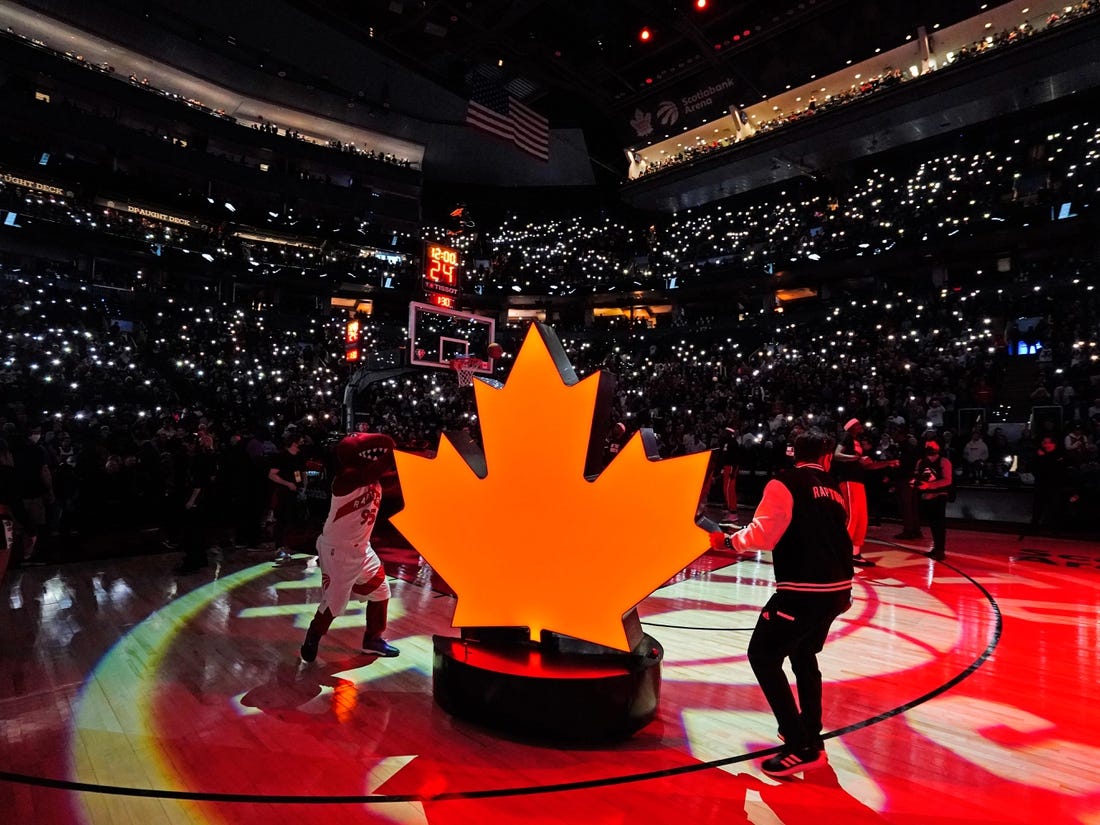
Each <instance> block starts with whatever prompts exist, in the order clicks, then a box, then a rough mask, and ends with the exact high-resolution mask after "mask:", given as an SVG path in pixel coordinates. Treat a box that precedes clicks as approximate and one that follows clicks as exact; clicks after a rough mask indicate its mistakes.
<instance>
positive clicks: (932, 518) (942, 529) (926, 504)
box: [920, 496, 947, 553]
mask: <svg viewBox="0 0 1100 825" xmlns="http://www.w3.org/2000/svg"><path fill="white" fill-rule="evenodd" d="M920 505H921V510H923V511H924V519H925V521H927V522H928V530H929V532H930V533H931V534H932V552H933V553H944V552H946V547H945V546H944V544H945V542H946V540H947V497H946V496H939V497H937V498H925V499H921V503H920Z"/></svg>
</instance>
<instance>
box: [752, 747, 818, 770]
mask: <svg viewBox="0 0 1100 825" xmlns="http://www.w3.org/2000/svg"><path fill="white" fill-rule="evenodd" d="M827 761H828V760H827V758H826V756H825V751H823V750H821V751H819V750H818V749H817V748H813V747H807V748H797V749H795V748H783V750H781V751H780V752H779V753H777V754H776V755H775V756H773V757H771V758H770V759H765V760H764V762H763V763H762V764H761V765H760V769H761V770H762V771H764V773H766V774H767V775H768V776H790V775H791V774H792V773H801V772H802V771H808V770H810V769H811V768H820V767H821V766H822V765H824V764H825V763H826V762H827Z"/></svg>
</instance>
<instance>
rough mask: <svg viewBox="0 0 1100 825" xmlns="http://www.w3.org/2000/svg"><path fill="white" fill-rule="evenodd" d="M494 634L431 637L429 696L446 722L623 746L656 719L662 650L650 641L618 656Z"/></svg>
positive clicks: (570, 643)
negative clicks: (622, 742)
mask: <svg viewBox="0 0 1100 825" xmlns="http://www.w3.org/2000/svg"><path fill="white" fill-rule="evenodd" d="M499 630H501V631H502V632H501V633H495V632H490V633H488V634H481V635H483V636H485V638H484V639H479V638H471V637H467V638H461V639H459V638H454V637H450V636H435V637H434V638H433V642H434V648H435V657H434V665H433V674H432V686H433V693H434V695H435V701H436V703H437V704H438V705H439V706H440V707H441V708H443V710H445V711H447V712H448V713H450V714H451V715H452V716H456V717H458V718H460V719H466V720H468V721H471V722H476V723H478V724H482V725H485V726H486V727H489V728H492V729H493V730H496V731H500V732H502V733H507V734H511V735H514V736H519V737H523V738H531V739H535V740H537V741H543V742H569V743H574V744H582V743H584V744H588V743H595V742H604V741H609V740H614V739H625V738H627V737H628V736H630V735H631V734H633V733H635V732H636V731H638V730H640V729H641V728H643V727H645V725H647V724H648V723H649V722H651V721H652V720H653V717H654V716H655V715H656V713H657V705H658V701H659V699H660V695H661V661H662V659H663V658H664V650H663V649H662V647H661V645H660V643H659V642H658V641H657V640H656V639H654V638H652V637H651V636H649V635H646V634H643V635H642V638H641V639H640V640H639V643H638V645H637V646H636V647H635V648H634V650H633V651H632V652H629V653H624V652H622V651H618V650H613V649H611V648H606V647H603V646H600V645H592V644H590V643H588V642H582V641H580V640H577V639H571V638H569V637H561V638H560V639H545V640H544V641H543V642H542V643H535V642H530V641H523V640H522V637H516V638H510V637H509V636H508V633H507V630H509V628H500V629H499Z"/></svg>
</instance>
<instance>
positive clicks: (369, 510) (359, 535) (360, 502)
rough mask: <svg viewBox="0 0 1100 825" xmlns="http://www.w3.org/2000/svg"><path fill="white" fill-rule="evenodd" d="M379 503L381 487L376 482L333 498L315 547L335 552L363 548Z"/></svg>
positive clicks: (372, 527)
mask: <svg viewBox="0 0 1100 825" xmlns="http://www.w3.org/2000/svg"><path fill="white" fill-rule="evenodd" d="M381 501H382V485H381V483H380V482H377V481H375V482H373V483H371V484H368V485H366V486H365V487H357V488H356V489H354V490H352V491H351V492H350V493H348V494H347V495H343V496H338V495H335V494H333V496H332V503H331V504H330V505H329V508H328V518H327V519H325V526H324V527H323V528H322V529H321V535H320V537H319V538H318V539H317V544H318V545H320V544H322V543H324V544H326V545H328V546H329V547H336V548H352V547H353V548H356V549H358V548H360V547H364V546H365V545H366V544H367V542H368V541H370V534H371V531H372V530H374V522H375V519H377V518H378V505H379V504H380V503H381Z"/></svg>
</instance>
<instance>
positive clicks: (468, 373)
mask: <svg viewBox="0 0 1100 825" xmlns="http://www.w3.org/2000/svg"><path fill="white" fill-rule="evenodd" d="M488 366H489V363H488V362H487V361H482V360H481V359H480V358H474V357H473V356H464V357H461V358H452V359H451V369H452V370H454V372H455V376H456V377H457V378H458V386H460V387H472V386H473V384H474V375H475V374H476V373H477V371H478V370H479V369H484V368H486V367H488Z"/></svg>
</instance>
